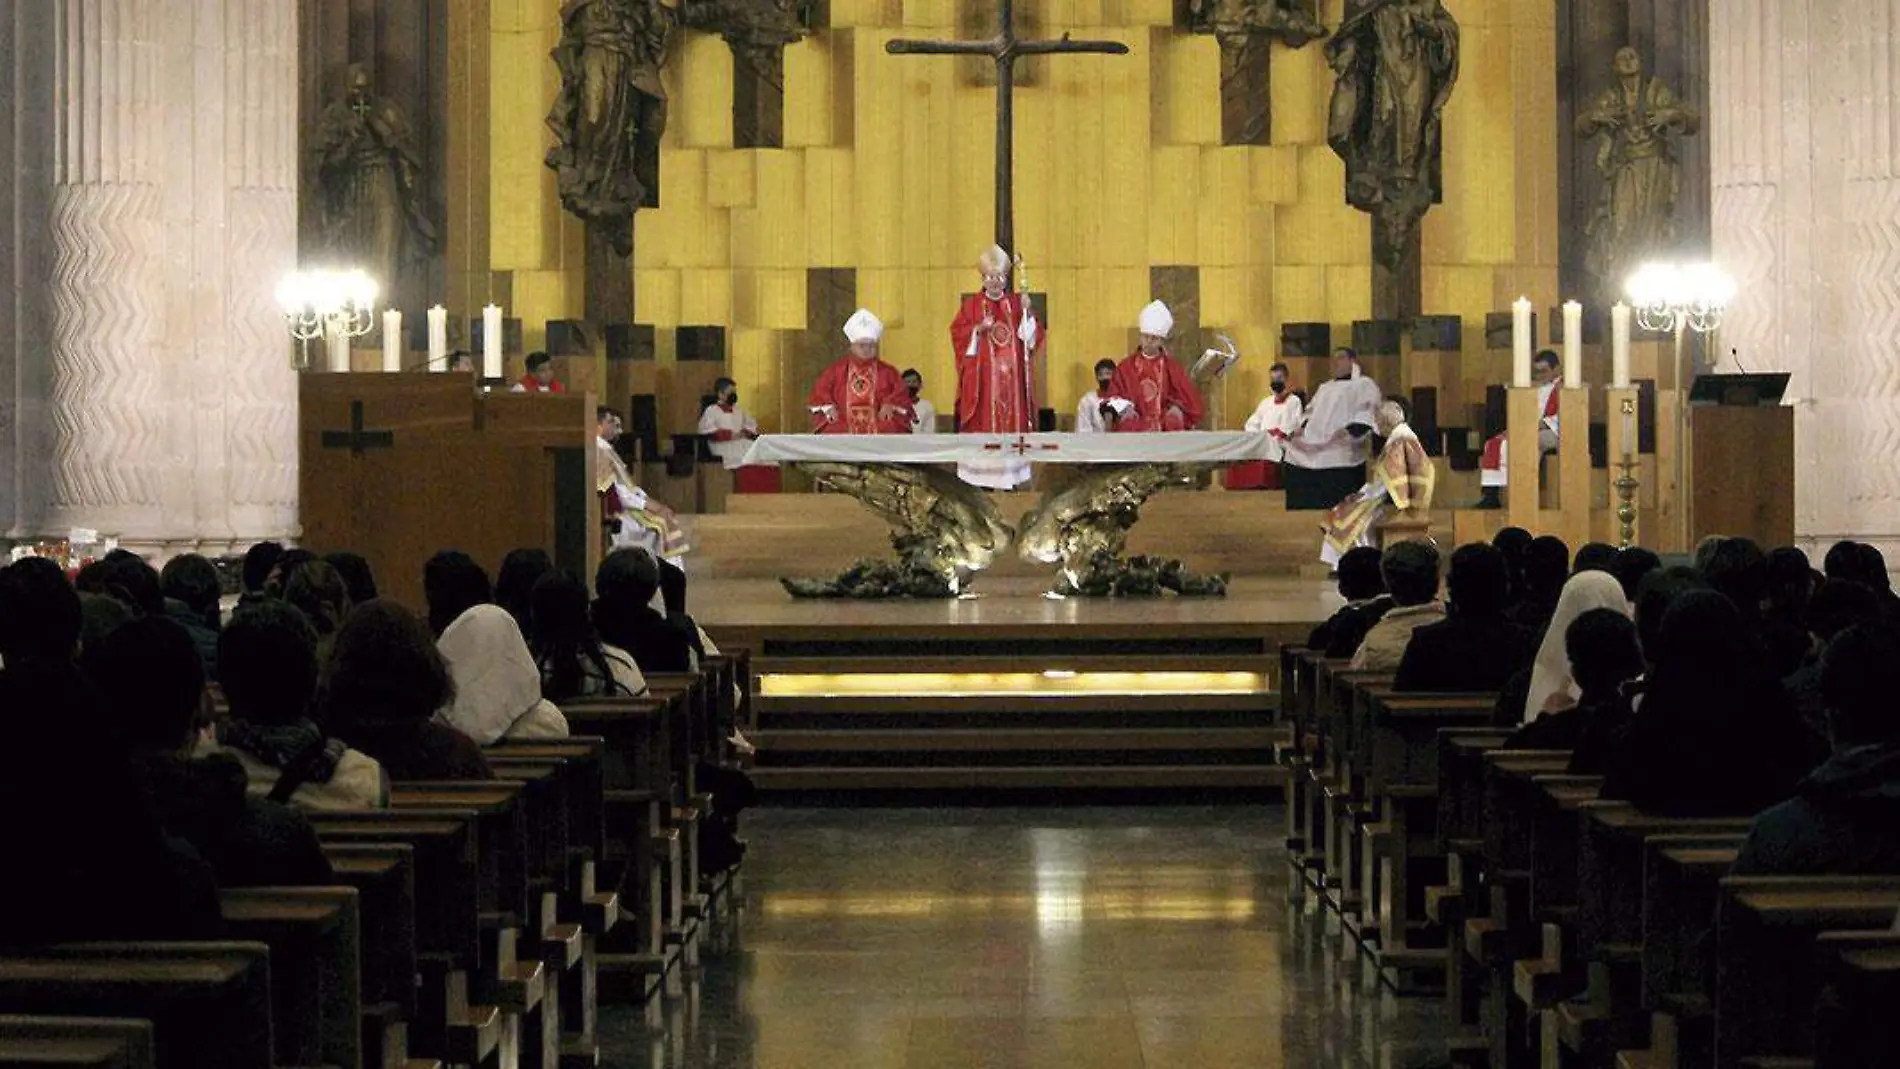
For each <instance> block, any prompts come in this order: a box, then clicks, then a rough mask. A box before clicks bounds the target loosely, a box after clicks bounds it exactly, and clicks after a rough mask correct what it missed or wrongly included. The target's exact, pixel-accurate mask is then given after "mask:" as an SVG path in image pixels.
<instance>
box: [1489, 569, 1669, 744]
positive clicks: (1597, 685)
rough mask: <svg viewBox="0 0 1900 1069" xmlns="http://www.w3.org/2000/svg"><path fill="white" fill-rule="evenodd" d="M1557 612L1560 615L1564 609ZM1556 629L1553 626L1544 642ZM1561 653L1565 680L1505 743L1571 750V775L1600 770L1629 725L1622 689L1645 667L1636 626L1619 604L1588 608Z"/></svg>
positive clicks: (1566, 630) (1574, 623) (1566, 631)
mask: <svg viewBox="0 0 1900 1069" xmlns="http://www.w3.org/2000/svg"><path fill="white" fill-rule="evenodd" d="M1578 578H1583V576H1579V577H1578ZM1558 615H1559V617H1560V618H1561V616H1562V610H1561V609H1559V613H1558ZM1556 634H1557V629H1556V627H1555V626H1553V627H1552V628H1551V632H1550V636H1549V637H1546V638H1545V640H1544V641H1545V644H1546V645H1549V644H1550V641H1551V639H1552V638H1554V637H1555V636H1556ZM1563 657H1564V669H1563V672H1564V679H1565V680H1566V683H1567V685H1565V686H1563V687H1562V688H1561V689H1559V690H1557V691H1555V692H1553V693H1552V696H1551V698H1550V699H1547V700H1546V701H1545V702H1544V704H1543V705H1542V706H1541V708H1542V709H1543V711H1542V712H1540V713H1537V714H1535V715H1534V716H1533V717H1532V719H1530V720H1529V721H1527V722H1525V723H1524V725H1523V726H1522V727H1520V728H1518V729H1517V730H1516V731H1514V732H1512V733H1511V736H1510V737H1509V738H1507V739H1505V740H1504V748H1505V749H1507V750H1569V751H1570V768H1569V771H1570V774H1571V775H1576V776H1595V775H1601V774H1602V772H1603V770H1604V768H1605V766H1606V765H1608V764H1609V760H1610V754H1611V753H1613V752H1614V751H1615V749H1616V746H1617V744H1618V742H1619V740H1620V739H1621V738H1622V735H1623V733H1624V732H1625V731H1626V730H1628V727H1629V699H1628V698H1627V697H1625V696H1624V694H1623V688H1624V686H1625V685H1627V684H1628V683H1629V682H1630V681H1632V680H1634V679H1636V678H1637V677H1638V676H1640V675H1641V674H1642V671H1643V651H1642V650H1641V649H1640V648H1638V647H1637V644H1636V625H1635V624H1634V623H1632V622H1631V621H1630V618H1629V617H1628V616H1627V615H1625V614H1624V613H1622V612H1619V611H1617V610H1616V609H1612V608H1592V609H1588V610H1587V611H1585V612H1584V613H1583V614H1582V615H1580V616H1578V617H1577V618H1576V619H1575V620H1572V621H1571V622H1570V624H1569V625H1568V626H1567V627H1565V628H1564V633H1563ZM1539 659H1540V660H1541V659H1542V657H1541V655H1540V658H1539ZM1540 669H1541V666H1540ZM1509 697H1510V696H1509V695H1507V696H1506V699H1505V700H1509ZM1559 704H1562V705H1564V706H1565V707H1563V708H1558V707H1557V706H1558V705H1559ZM1520 708H1521V707H1520Z"/></svg>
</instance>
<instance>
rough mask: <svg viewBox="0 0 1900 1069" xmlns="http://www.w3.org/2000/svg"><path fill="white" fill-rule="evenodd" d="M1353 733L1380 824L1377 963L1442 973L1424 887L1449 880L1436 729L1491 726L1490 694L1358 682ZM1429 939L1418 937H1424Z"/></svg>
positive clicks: (1372, 862)
mask: <svg viewBox="0 0 1900 1069" xmlns="http://www.w3.org/2000/svg"><path fill="white" fill-rule="evenodd" d="M1358 704H1359V706H1360V713H1359V715H1358V723H1357V724H1356V726H1355V729H1354V732H1355V735H1356V736H1357V737H1359V738H1360V739H1362V740H1363V741H1362V744H1361V746H1360V747H1359V752H1360V755H1361V756H1360V759H1362V760H1363V761H1364V762H1365V791H1366V793H1367V795H1368V796H1369V797H1370V798H1371V799H1372V804H1373V810H1374V816H1375V817H1376V819H1377V822H1376V823H1374V824H1371V825H1368V826H1367V827H1366V828H1365V829H1364V859H1363V861H1362V863H1361V866H1360V868H1361V870H1362V872H1363V874H1364V876H1363V878H1364V879H1365V880H1366V884H1365V892H1364V893H1365V895H1366V900H1367V901H1368V903H1370V919H1371V920H1372V921H1373V922H1374V923H1376V924H1377V925H1378V927H1379V939H1378V948H1379V949H1378V953H1377V961H1378V963H1379V965H1380V967H1381V968H1383V969H1392V970H1396V971H1398V972H1400V973H1402V974H1424V973H1430V974H1434V975H1433V977H1432V978H1433V980H1434V981H1436V980H1437V979H1441V978H1442V974H1443V971H1444V969H1445V959H1446V956H1447V955H1446V951H1445V943H1444V940H1443V938H1442V931H1430V929H1431V928H1432V926H1433V925H1434V924H1435V922H1433V921H1432V920H1431V919H1430V918H1429V917H1428V916H1427V914H1426V912H1425V903H1424V894H1423V889H1424V887H1425V886H1427V885H1429V884H1430V883H1432V882H1435V881H1437V880H1442V879H1444V878H1445V877H1444V868H1443V865H1444V854H1443V852H1442V851H1440V850H1439V849H1438V843H1437V840H1438V832H1437V820H1438V732H1439V730H1440V729H1442V728H1447V727H1452V728H1459V727H1484V726H1489V725H1490V723H1491V721H1492V718H1493V716H1494V710H1495V707H1496V705H1497V696H1496V695H1493V694H1477V695H1456V694H1399V693H1395V692H1393V691H1391V690H1390V689H1389V688H1382V687H1365V688H1361V689H1360V691H1359V696H1358ZM1422 937H1423V938H1424V941H1423V942H1421V938H1422Z"/></svg>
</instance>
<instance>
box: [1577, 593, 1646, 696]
mask: <svg viewBox="0 0 1900 1069" xmlns="http://www.w3.org/2000/svg"><path fill="white" fill-rule="evenodd" d="M1564 655H1565V656H1566V657H1568V658H1569V660H1570V677H1571V679H1573V680H1575V681H1576V684H1577V688H1578V689H1579V690H1581V691H1583V697H1584V700H1585V701H1591V700H1599V699H1602V698H1607V697H1610V696H1612V695H1614V694H1615V693H1616V691H1617V688H1619V687H1621V686H1622V685H1623V684H1625V683H1627V682H1629V681H1630V680H1632V679H1635V678H1636V677H1637V676H1640V675H1642V674H1643V650H1642V646H1641V645H1640V644H1639V643H1638V642H1637V639H1636V624H1635V623H1634V622H1632V621H1631V620H1630V618H1629V617H1627V616H1624V615H1623V614H1622V613H1620V612H1617V611H1616V610H1615V609H1591V610H1590V611H1588V612H1586V613H1584V614H1583V615H1581V616H1579V617H1577V618H1576V619H1575V620H1573V621H1571V623H1570V628H1569V630H1567V631H1565V632H1564Z"/></svg>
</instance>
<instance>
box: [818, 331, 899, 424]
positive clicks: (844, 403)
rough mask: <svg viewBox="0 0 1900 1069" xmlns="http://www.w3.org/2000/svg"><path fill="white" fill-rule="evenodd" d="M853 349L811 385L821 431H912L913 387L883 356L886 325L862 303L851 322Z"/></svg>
mask: <svg viewBox="0 0 1900 1069" xmlns="http://www.w3.org/2000/svg"><path fill="white" fill-rule="evenodd" d="M844 336H845V337H846V338H848V339H849V340H850V342H851V352H850V354H849V355H847V356H846V357H845V358H844V359H842V360H840V361H838V362H837V363H835V364H833V365H831V366H830V367H828V368H826V369H825V373H824V374H822V375H820V376H818V384H817V385H816V386H813V387H812V389H811V401H810V408H811V421H812V431H813V432H814V433H816V434H909V433H910V421H911V408H910V390H908V389H907V388H905V386H904V378H903V376H901V375H899V374H898V373H897V369H896V368H894V367H892V366H891V365H889V364H887V363H885V362H884V361H882V360H879V359H878V358H877V347H878V341H879V339H881V338H883V337H884V324H883V323H881V322H879V321H878V318H877V317H876V316H874V315H872V314H871V313H870V312H869V311H867V310H866V309H863V308H860V309H858V310H857V311H856V312H853V313H852V314H851V318H850V319H848V320H846V321H845V324H844Z"/></svg>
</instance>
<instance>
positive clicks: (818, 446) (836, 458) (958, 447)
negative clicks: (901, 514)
mask: <svg viewBox="0 0 1900 1069" xmlns="http://www.w3.org/2000/svg"><path fill="white" fill-rule="evenodd" d="M1272 449H1273V440H1272V437H1271V436H1270V435H1268V434H1266V433H1265V432H1261V433H1257V434H1256V433H1249V432H1246V431H1176V432H1173V433H1169V434H1159V433H1157V434H768V435H765V436H764V437H762V438H760V439H758V440H757V441H755V442H753V443H752V448H751V449H748V450H746V455H745V461H744V463H746V464H797V463H800V462H810V461H830V462H833V463H839V464H958V463H967V462H970V461H977V462H982V461H985V460H988V461H996V460H999V459H1010V460H1018V459H1020V460H1024V461H1027V462H1029V463H1031V464H1241V463H1245V462H1246V461H1249V460H1266V459H1267V458H1268V457H1269V456H1270V455H1271V454H1272Z"/></svg>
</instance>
